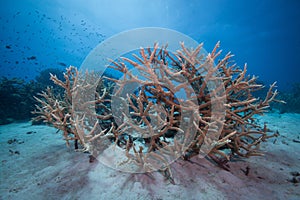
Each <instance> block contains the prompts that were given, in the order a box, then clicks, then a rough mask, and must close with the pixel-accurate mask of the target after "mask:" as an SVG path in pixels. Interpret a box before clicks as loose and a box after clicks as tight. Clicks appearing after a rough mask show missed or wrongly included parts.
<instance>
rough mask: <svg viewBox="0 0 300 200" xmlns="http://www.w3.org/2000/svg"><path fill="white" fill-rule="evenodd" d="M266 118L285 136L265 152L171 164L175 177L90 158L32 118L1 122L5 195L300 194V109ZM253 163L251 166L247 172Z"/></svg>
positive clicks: (1, 190)
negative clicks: (224, 163) (225, 161)
mask: <svg viewBox="0 0 300 200" xmlns="http://www.w3.org/2000/svg"><path fill="white" fill-rule="evenodd" d="M258 120H259V123H261V124H263V123H264V122H268V127H269V128H270V129H272V130H274V131H276V130H278V131H279V133H280V136H279V137H277V138H272V139H270V140H269V141H268V142H267V143H262V147H261V149H262V150H263V151H265V156H263V157H251V158H249V159H239V160H235V161H233V162H230V163H229V166H230V171H225V170H223V169H220V168H219V167H218V166H216V165H214V164H212V163H211V162H210V161H209V160H207V159H200V158H198V157H194V158H193V159H192V160H191V162H187V161H181V160H178V161H176V162H175V163H173V164H172V165H171V168H172V171H173V176H174V179H175V185H174V184H171V183H170V182H169V181H167V180H164V177H163V176H162V175H161V174H160V173H158V172H155V173H153V177H150V176H147V175H145V174H129V173H124V172H119V171H116V170H114V169H111V168H109V167H106V166H104V165H103V164H101V163H100V162H98V163H97V162H96V163H89V158H88V155H87V154H84V153H82V152H75V151H74V150H73V148H69V149H68V148H67V147H66V145H65V142H64V140H62V136H61V134H60V133H56V130H55V129H54V128H51V127H47V126H41V125H40V126H32V125H31V123H30V122H24V123H14V124H9V125H3V126H0V141H1V148H0V152H1V155H0V156H1V157H0V159H1V168H0V173H1V179H0V181H1V183H0V199H4V200H7V199H18V200H21V199H25V200H28V199H39V200H42V199H56V200H57V199H81V200H85V199H89V200H91V199H155V200H167V199H184V200H189V199H195V200H199V199H300V183H293V181H292V180H293V179H294V181H295V180H299V179H300V176H299V174H298V175H297V173H300V143H299V141H300V115H299V114H279V113H269V114H266V115H265V116H262V117H258ZM246 168H249V174H248V175H246V174H245V170H246Z"/></svg>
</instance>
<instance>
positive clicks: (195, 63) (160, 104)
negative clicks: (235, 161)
mask: <svg viewBox="0 0 300 200" xmlns="http://www.w3.org/2000/svg"><path fill="white" fill-rule="evenodd" d="M181 48H182V49H181V50H178V51H177V52H176V53H170V52H168V50H167V46H162V47H160V48H159V46H158V44H154V46H153V47H152V48H149V47H148V48H141V49H140V52H139V55H132V56H131V57H130V59H129V58H128V57H127V58H126V57H121V58H120V59H119V60H115V61H111V65H110V66H109V67H110V68H111V69H113V70H117V71H119V72H120V73H121V74H122V76H120V78H115V77H112V76H109V75H103V76H101V78H100V79H99V77H98V76H97V74H96V73H93V72H86V73H85V74H82V73H80V72H79V71H78V70H77V69H76V68H75V67H72V66H71V67H69V68H67V69H66V72H65V73H64V80H59V79H58V78H57V76H56V75H52V74H51V80H52V81H53V82H54V83H55V84H57V85H59V86H61V87H62V88H63V89H64V94H63V95H60V94H55V93H54V92H53V91H52V90H51V88H48V89H47V90H46V91H44V92H42V93H40V94H39V97H35V99H36V100H37V101H38V104H37V105H36V110H35V111H34V112H33V113H34V114H36V117H35V118H34V120H43V121H44V122H46V123H47V124H49V125H51V126H54V127H55V128H57V129H60V130H61V131H62V132H63V136H64V139H65V140H66V143H67V145H68V146H69V144H70V141H72V140H73V141H74V144H75V149H78V148H79V147H78V146H79V144H80V145H81V146H82V147H83V150H84V151H87V152H89V153H91V154H92V155H93V157H94V158H96V159H97V157H98V155H100V154H101V153H103V152H104V151H106V150H107V148H109V147H110V146H113V148H115V149H119V150H120V151H122V152H124V154H123V155H124V158H123V159H122V160H121V161H120V162H119V165H126V164H128V163H130V165H132V166H135V167H136V168H137V169H140V170H135V171H140V172H142V171H143V172H151V171H154V170H157V169H159V170H160V171H161V172H163V174H164V175H165V176H166V177H167V178H168V179H169V180H173V179H172V173H171V170H170V167H169V163H171V162H172V161H173V160H175V159H177V158H182V159H183V160H189V159H191V158H192V157H193V156H196V155H203V156H206V157H207V158H210V159H212V160H214V161H215V162H216V163H217V164H219V165H220V166H221V167H223V168H224V169H228V168H227V165H226V162H227V161H229V160H230V159H231V158H233V156H241V157H249V156H259V155H262V152H260V151H259V145H260V143H261V142H264V141H266V139H268V138H270V137H273V136H276V134H269V133H268V132H269V130H268V129H267V127H266V125H265V126H263V127H260V126H259V125H257V123H256V121H255V118H254V116H255V115H257V114H263V113H264V112H266V111H267V109H268V107H269V104H270V102H272V101H278V100H276V99H275V97H276V95H277V91H276V90H274V87H275V83H274V84H272V85H271V86H270V88H269V90H268V92H267V94H266V97H265V98H264V99H257V98H255V97H254V96H253V95H252V93H253V92H254V91H257V90H259V89H261V88H263V86H262V85H260V84H257V83H256V80H257V77H254V76H253V77H250V76H246V70H247V69H246V66H245V67H244V68H243V69H240V68H239V67H237V66H236V65H235V64H234V63H232V61H231V57H232V56H233V55H232V54H230V53H228V54H227V55H225V57H224V58H223V59H217V58H218V57H219V56H220V54H221V51H219V50H218V48H219V43H217V44H216V46H215V48H214V49H213V50H212V52H211V53H209V54H207V55H204V54H202V53H201V51H202V44H200V45H199V46H198V47H197V48H195V49H188V48H187V47H185V46H184V44H183V43H182V44H181ZM94 88H96V89H94ZM88 93H92V94H93V99H92V100H89V98H88V97H86V96H87V95H85V94H88ZM118 106H119V107H118ZM91 108H92V109H91Z"/></svg>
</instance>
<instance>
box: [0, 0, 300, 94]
mask: <svg viewBox="0 0 300 200" xmlns="http://www.w3.org/2000/svg"><path fill="white" fill-rule="evenodd" d="M1 4H2V5H1V7H0V13H1V14H0V24H1V33H0V48H1V51H0V56H1V59H0V76H7V77H21V78H25V79H33V78H34V77H35V76H36V75H37V74H38V73H39V72H40V71H41V70H43V69H45V68H49V67H59V68H62V69H64V68H65V67H66V66H69V65H74V66H80V65H81V63H82V62H83V60H84V58H85V57H86V56H87V55H88V53H89V52H90V51H91V50H92V49H93V48H94V47H96V46H97V44H99V42H101V41H103V40H105V39H107V38H109V37H111V36H113V35H115V34H117V33H120V32H122V31H125V30H130V29H133V28H140V27H149V26H153V27H163V28H170V29H173V30H177V31H180V32H182V33H183V34H186V35H188V36H190V37H192V38H193V39H195V40H197V41H198V42H204V47H205V48H206V49H207V51H210V50H212V48H213V47H214V45H215V43H216V42H217V41H219V40H220V41H221V48H222V49H223V50H224V51H225V52H228V51H231V52H232V53H233V54H235V55H236V56H235V61H236V62H237V64H238V65H240V66H242V65H244V63H248V72H249V74H255V75H258V76H259V77H260V80H262V81H264V82H265V83H266V84H269V83H272V82H274V81H278V86H279V88H281V89H286V88H289V87H290V86H291V85H292V84H293V83H294V82H297V81H298V80H299V77H298V76H299V74H300V68H299V66H298V57H299V55H300V37H299V35H300V12H299V9H300V1H297V0H288V1H284V0H277V1H271V0H264V1H261V0H245V1H240V0H230V1H229V0H212V1H202V0H191V1H183V0H165V1H159V0H157V1H146V0H127V1H123V0H115V1H111V0H100V1H97V0H89V1H84V0H77V1H74V0H43V1H40V0H4V1H2V2H1Z"/></svg>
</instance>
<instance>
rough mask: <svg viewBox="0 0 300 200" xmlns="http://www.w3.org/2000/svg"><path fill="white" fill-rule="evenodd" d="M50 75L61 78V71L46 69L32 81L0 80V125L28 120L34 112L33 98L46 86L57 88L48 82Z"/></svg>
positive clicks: (19, 79) (57, 90) (18, 79)
mask: <svg viewBox="0 0 300 200" xmlns="http://www.w3.org/2000/svg"><path fill="white" fill-rule="evenodd" d="M50 73H51V74H55V75H57V76H58V77H61V78H62V77H63V71H61V70H60V69H57V68H48V69H45V70H43V71H41V72H40V74H39V75H38V76H37V77H35V79H34V80H30V81H25V80H23V79H21V78H7V77H1V78H0V125H3V124H9V123H12V122H15V121H23V120H29V119H31V117H32V114H31V111H32V110H34V104H35V100H34V98H33V97H34V96H36V95H37V94H38V93H39V92H41V91H42V90H44V89H45V88H46V87H47V86H50V87H53V88H55V90H56V92H58V93H59V92H60V91H59V89H60V88H58V87H57V86H55V85H54V84H53V82H52V81H50V80H49V78H50Z"/></svg>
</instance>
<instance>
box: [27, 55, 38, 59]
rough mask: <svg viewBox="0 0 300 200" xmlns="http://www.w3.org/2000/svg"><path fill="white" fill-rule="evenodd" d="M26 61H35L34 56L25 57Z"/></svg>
mask: <svg viewBox="0 0 300 200" xmlns="http://www.w3.org/2000/svg"><path fill="white" fill-rule="evenodd" d="M27 60H36V56H31V57H27Z"/></svg>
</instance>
